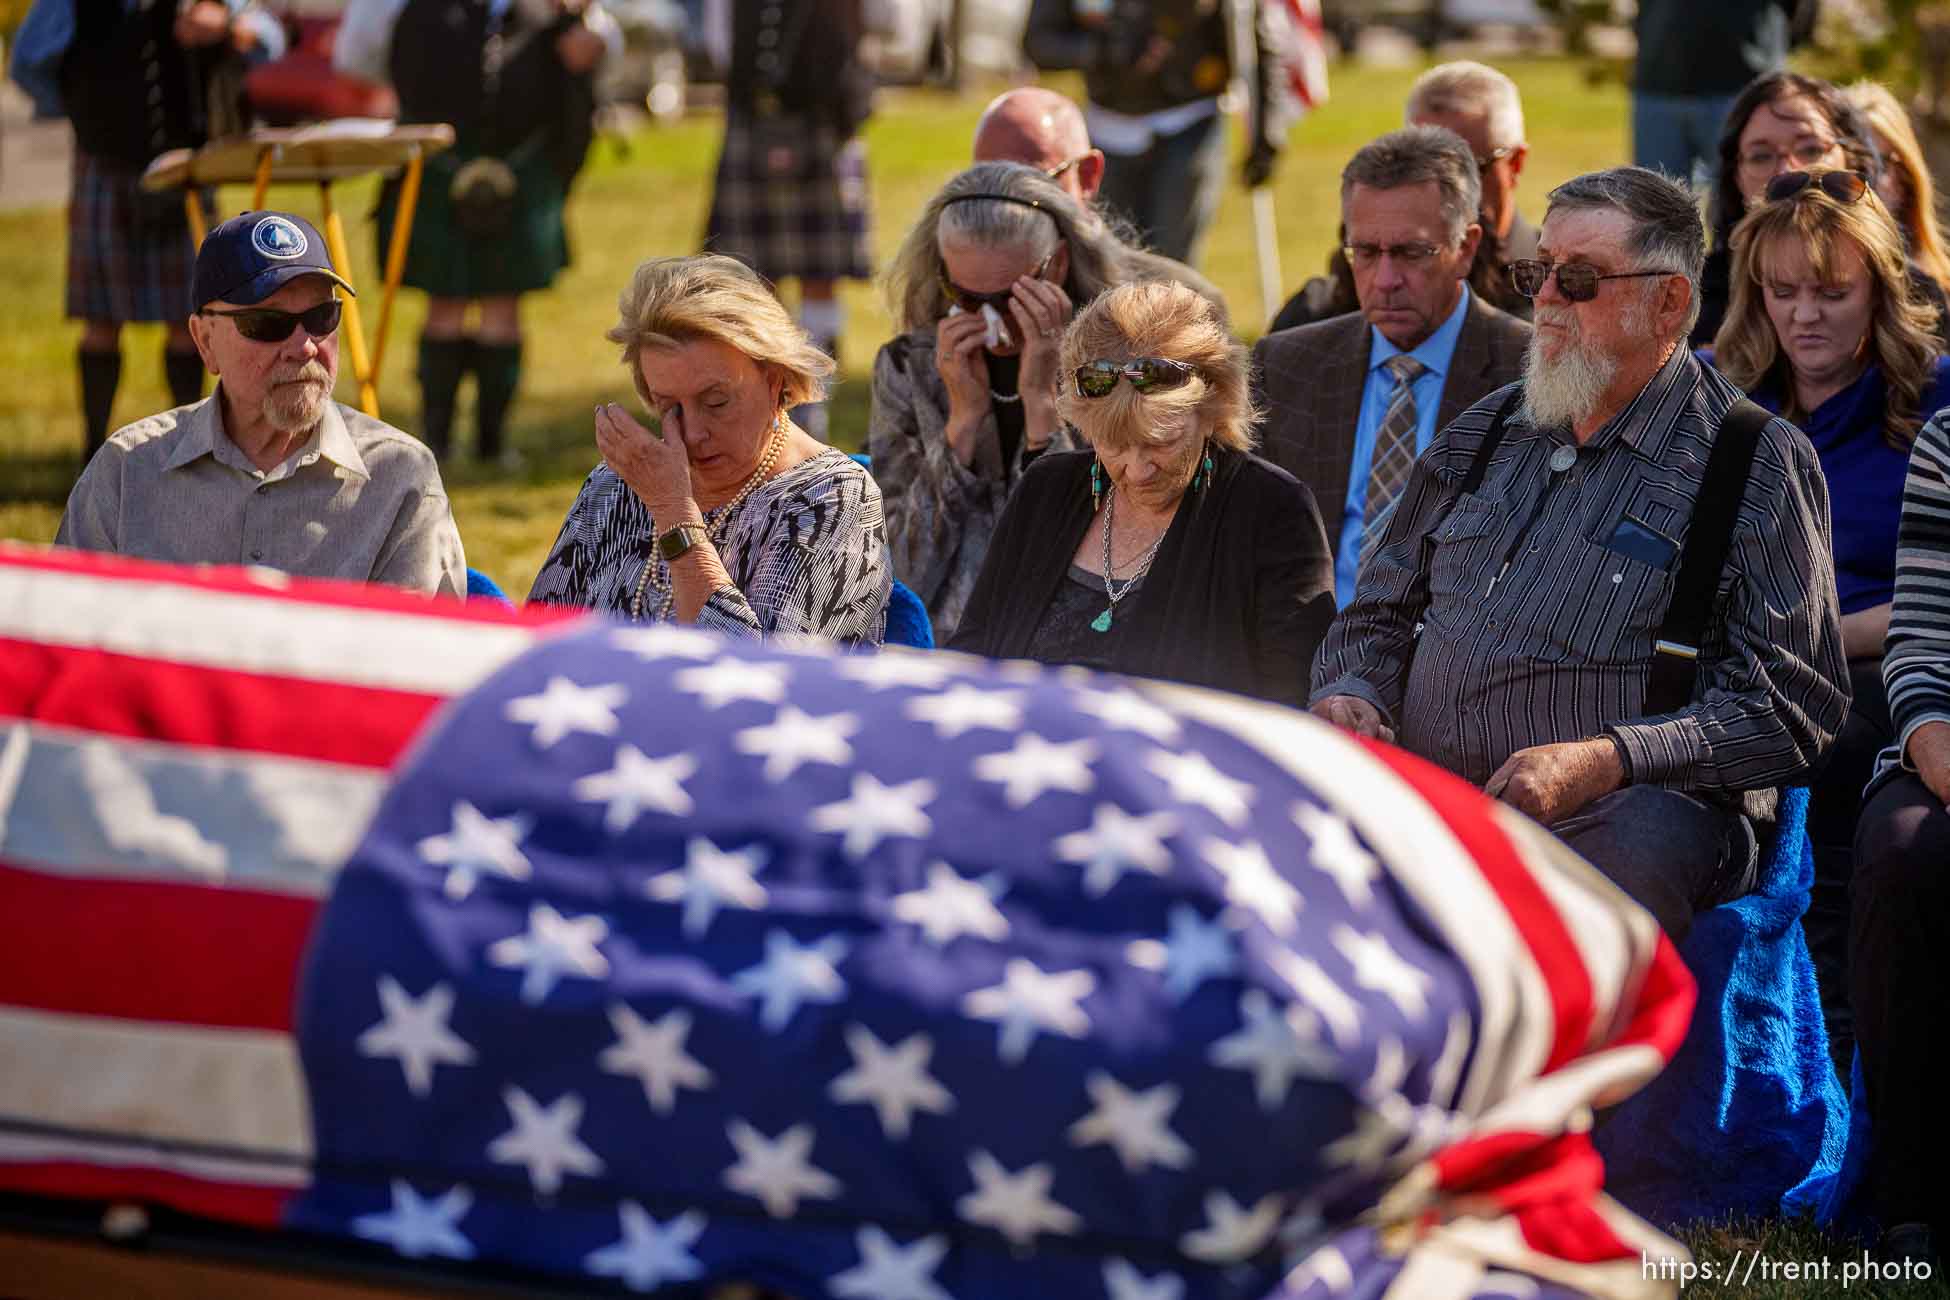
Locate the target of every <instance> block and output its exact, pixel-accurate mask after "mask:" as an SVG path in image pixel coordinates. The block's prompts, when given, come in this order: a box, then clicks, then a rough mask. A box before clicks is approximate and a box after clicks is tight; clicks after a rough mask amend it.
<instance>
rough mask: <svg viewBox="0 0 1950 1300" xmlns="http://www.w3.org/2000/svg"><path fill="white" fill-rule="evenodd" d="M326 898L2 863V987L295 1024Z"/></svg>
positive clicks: (224, 1024) (133, 1011) (145, 1011)
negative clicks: (310, 943)
mask: <svg viewBox="0 0 1950 1300" xmlns="http://www.w3.org/2000/svg"><path fill="white" fill-rule="evenodd" d="M317 911H318V904H317V902H316V901H315V900H312V899H307V898H290V897H286V896H284V895H280V894H267V893H260V892H258V891H256V890H250V889H239V888H235V887H221V888H213V887H210V886H205V885H182V884H164V883H160V882H154V881H142V880H107V879H103V880H92V879H87V878H76V877H70V876H58V875H48V874H44V873H42V872H38V871H25V870H22V869H20V868H18V867H13V866H8V865H6V864H0V989H5V990H6V1001H7V1002H9V1003H11V1004H13V1005H15V1006H23V1007H34V1008H37V1009H39V1010H42V1011H57V1012H67V1013H70V1014H75V1015H92V1016H119V1017H122V1018H124V1019H128V1020H154V1021H160V1022H163V1023H168V1024H187V1025H207V1026H215V1027H219V1028H228V1029H271V1030H279V1031H283V1032H286V1033H288V1032H290V1030H291V1011H292V1000H293V997H294V994H295V990H296V988H297V983H298V965H299V962H300V960H301V959H302V958H303V955H304V948H305V939H306V937H307V936H308V935H309V934H310V933H311V926H312V918H313V917H314V916H315V915H316V913H317Z"/></svg>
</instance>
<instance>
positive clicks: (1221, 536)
mask: <svg viewBox="0 0 1950 1300" xmlns="http://www.w3.org/2000/svg"><path fill="white" fill-rule="evenodd" d="M1094 459H1095V456H1094V454H1093V453H1091V452H1088V451H1073V452H1060V453H1055V454H1051V455H1047V456H1044V457H1043V458H1042V459H1041V460H1039V461H1037V462H1036V464H1035V465H1034V466H1032V467H1031V468H1030V469H1029V471H1028V472H1027V473H1026V474H1025V475H1024V476H1023V479H1022V483H1021V485H1020V486H1019V487H1017V489H1016V491H1015V493H1014V495H1013V496H1011V497H1010V498H1009V505H1008V508H1007V509H1006V510H1004V511H1003V514H1002V521H1001V523H1000V525H998V527H997V528H996V532H995V539H994V540H993V541H992V542H991V543H990V545H989V551H988V558H987V560H986V561H985V562H984V563H983V565H982V572H981V576H980V577H979V578H977V579H976V582H975V592H974V594H973V596H971V597H970V599H969V602H968V608H967V609H966V610H964V611H963V613H962V618H961V625H960V627H959V628H958V629H957V630H956V632H955V635H954V637H953V639H952V640H950V642H949V645H950V647H951V648H953V649H956V650H966V651H970V652H972V653H975V654H981V655H989V656H991V657H995V658H1009V659H1020V658H1023V657H1025V656H1026V655H1027V652H1028V650H1029V646H1030V643H1031V642H1032V641H1033V640H1034V638H1035V635H1036V629H1037V624H1038V623H1039V622H1040V621H1041V620H1042V617H1043V613H1044V611H1045V610H1046V609H1048V608H1049V604H1050V600H1051V598H1052V597H1054V596H1055V594H1056V590H1057V587H1058V585H1059V584H1060V583H1062V582H1064V581H1065V579H1066V575H1067V574H1068V572H1069V568H1070V559H1071V557H1072V556H1074V555H1075V554H1076V550H1077V547H1079V546H1081V545H1082V544H1083V538H1084V535H1085V534H1086V533H1088V532H1089V531H1090V522H1091V520H1092V519H1093V518H1094V517H1095V510H1094V509H1093V508H1092V506H1091V502H1090V465H1091V462H1092V461H1093V460H1094ZM1212 460H1213V473H1212V482H1211V483H1209V484H1208V485H1206V486H1205V487H1202V488H1200V489H1199V490H1198V491H1197V492H1194V493H1191V494H1189V495H1188V496H1187V497H1186V499H1185V501H1184V503H1183V504H1182V505H1180V506H1179V508H1178V514H1177V517H1176V518H1174V519H1173V520H1172V521H1171V527H1170V529H1169V530H1167V532H1166V534H1165V539H1164V543H1163V545H1161V546H1160V547H1159V548H1158V555H1157V558H1156V559H1155V560H1154V561H1153V562H1152V565H1151V571H1150V573H1149V574H1147V575H1146V577H1145V579H1144V585H1143V587H1142V588H1140V589H1139V591H1138V593H1137V595H1136V596H1135V597H1134V598H1133V600H1132V605H1133V606H1134V608H1131V609H1130V614H1129V617H1130V619H1131V634H1130V635H1129V636H1126V637H1123V638H1121V639H1120V641H1119V644H1118V652H1117V656H1116V659H1115V660H1114V662H1113V665H1112V666H1113V667H1114V668H1115V669H1116V671H1118V672H1121V673H1130V674H1132V675H1134V676H1138V677H1157V678H1162V679H1164V680H1166V681H1175V682H1188V683H1190V684H1192V685H1195V686H1211V687H1216V688H1218V689H1220V690H1226V691H1233V692H1236V693H1238V694H1242V695H1255V696H1258V697H1259V698H1261V699H1266V700H1274V701H1277V702H1279V703H1282V704H1291V705H1295V706H1298V705H1300V704H1302V703H1303V702H1304V701H1305V699H1306V695H1307V672H1308V668H1309V665H1310V664H1311V663H1312V662H1313V653H1314V649H1315V647H1317V646H1318V645H1319V644H1320V640H1321V638H1322V637H1323V636H1324V635H1325V634H1326V632H1327V625H1328V624H1329V623H1330V622H1332V621H1333V617H1334V571H1333V564H1332V562H1331V561H1330V560H1329V558H1328V554H1327V537H1326V534H1324V533H1323V532H1322V531H1321V527H1320V511H1319V510H1318V509H1316V508H1315V506H1314V500H1313V496H1312V494H1310V493H1309V492H1308V491H1307V489H1306V488H1305V487H1304V486H1302V485H1301V484H1300V483H1298V482H1296V481H1295V480H1294V478H1293V476H1292V475H1290V474H1287V473H1286V472H1284V471H1282V470H1280V469H1277V468H1275V467H1274V466H1272V465H1269V464H1267V463H1266V462H1265V461H1263V460H1261V459H1260V458H1259V457H1257V456H1252V455H1246V454H1243V453H1239V452H1230V451H1224V450H1215V451H1214V452H1213V453H1212ZM1125 617H1126V614H1125V609H1124V608H1123V607H1120V608H1119V610H1118V614H1117V618H1118V621H1119V622H1120V623H1122V622H1123V621H1124V619H1125Z"/></svg>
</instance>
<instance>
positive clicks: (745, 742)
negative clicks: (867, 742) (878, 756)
mask: <svg viewBox="0 0 1950 1300" xmlns="http://www.w3.org/2000/svg"><path fill="white" fill-rule="evenodd" d="M859 730H860V719H859V718H858V717H856V716H855V715H853V714H851V713H831V714H828V715H826V716H825V717H822V718H815V717H811V716H809V715H807V714H805V713H802V712H800V711H799V710H798V709H796V708H794V707H792V706H791V705H790V704H788V705H786V706H785V707H784V708H782V709H780V710H779V715H778V717H776V718H774V719H773V720H772V721H771V722H770V723H768V724H766V725H765V726H763V727H747V728H746V729H745V730H743V731H741V732H739V733H738V734H737V736H735V737H734V738H733V740H732V744H733V745H734V746H736V748H737V750H738V752H739V753H741V754H758V755H762V756H763V757H764V759H765V769H764V771H765V779H766V780H767V781H783V780H785V779H786V778H787V777H789V776H791V775H792V774H793V773H794V772H797V771H798V770H799V769H800V767H801V766H803V765H804V764H806V763H830V764H833V765H835V766H838V765H840V764H843V763H850V762H852V761H853V746H852V745H849V744H848V743H847V738H848V737H849V736H852V735H853V734H854V733H856V732H858V731H859Z"/></svg>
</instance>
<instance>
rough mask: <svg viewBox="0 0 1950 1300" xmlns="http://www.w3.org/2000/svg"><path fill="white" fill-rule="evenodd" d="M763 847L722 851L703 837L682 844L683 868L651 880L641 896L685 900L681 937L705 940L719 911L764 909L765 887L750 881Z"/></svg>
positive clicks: (764, 856) (763, 856)
mask: <svg viewBox="0 0 1950 1300" xmlns="http://www.w3.org/2000/svg"><path fill="white" fill-rule="evenodd" d="M767 856H768V855H767V854H766V852H765V849H764V847H763V846H762V845H758V844H747V845H746V846H745V847H744V848H742V849H721V848H719V847H718V846H717V845H715V844H713V843H712V842H711V841H710V840H707V839H705V838H704V837H703V836H702V835H693V836H691V837H690V838H689V839H688V840H686V841H684V865H683V866H681V867H679V868H677V869H676V870H674V871H665V872H662V873H660V874H658V875H655V876H652V877H651V878H650V879H649V880H648V881H647V882H645V884H644V887H643V892H644V893H646V894H648V895H649V896H650V897H652V898H654V899H657V900H659V901H661V902H665V903H669V902H674V901H676V900H677V899H680V898H681V899H682V900H684V933H685V934H686V935H687V936H689V937H690V938H693V939H701V938H703V937H704V933H705V931H707V930H709V929H710V928H711V921H712V919H713V918H714V917H716V916H717V914H718V909H719V908H720V907H743V908H747V909H755V908H760V907H763V906H765V886H763V885H761V884H759V883H758V882H757V881H756V880H753V879H752V877H753V876H754V875H756V874H757V873H758V872H759V870H760V869H762V868H763V867H764V866H765V863H766V860H767Z"/></svg>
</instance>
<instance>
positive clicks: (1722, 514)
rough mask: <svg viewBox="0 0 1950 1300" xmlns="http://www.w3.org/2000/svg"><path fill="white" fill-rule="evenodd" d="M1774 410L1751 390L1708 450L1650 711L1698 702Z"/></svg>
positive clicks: (1662, 635)
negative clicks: (1723, 578) (1704, 652)
mask: <svg viewBox="0 0 1950 1300" xmlns="http://www.w3.org/2000/svg"><path fill="white" fill-rule="evenodd" d="M1773 418H1774V417H1773V416H1771V415H1769V414H1768V413H1767V412H1766V411H1764V410H1762V409H1761V408H1760V407H1758V406H1756V405H1755V404H1754V403H1752V402H1750V401H1748V400H1747V399H1746V398H1744V397H1743V398H1740V399H1739V400H1738V401H1736V402H1735V403H1734V404H1733V405H1732V406H1731V407H1729V408H1727V413H1726V414H1725V415H1724V416H1722V417H1721V419H1720V431H1719V434H1718V435H1717V436H1716V437H1715V438H1714V439H1713V450H1712V451H1710V452H1708V453H1707V457H1706V474H1705V476H1704V477H1703V478H1702V479H1701V480H1700V490H1699V496H1698V498H1697V499H1696V500H1695V501H1694V502H1693V518H1692V522H1691V523H1690V524H1689V525H1688V526H1687V528H1686V541H1685V543H1684V544H1683V545H1682V546H1681V548H1680V551H1679V572H1678V575H1677V576H1676V577H1675V578H1674V579H1673V584H1672V600H1671V601H1670V602H1669V603H1668V604H1667V605H1666V617H1665V619H1664V621H1663V622H1661V624H1660V625H1659V639H1658V640H1657V641H1656V642H1654V643H1653V651H1654V653H1653V656H1652V675H1651V678H1650V679H1649V680H1648V681H1647V683H1646V688H1645V711H1646V712H1647V713H1648V714H1655V715H1656V714H1660V713H1676V712H1678V711H1679V710H1680V709H1683V708H1685V707H1686V706H1687V705H1688V704H1691V703H1692V702H1693V686H1694V684H1695V682H1696V680H1697V678H1698V676H1699V656H1700V645H1701V643H1702V642H1704V640H1705V639H1706V627H1707V624H1708V623H1709V622H1710V621H1711V620H1712V617H1713V597H1714V596H1715V595H1717V594H1718V592H1719V590H1720V575H1721V574H1722V573H1724V572H1725V571H1726V567H1727V550H1728V548H1729V547H1731V546H1732V544H1733V526H1734V521H1735V520H1736V519H1737V518H1738V517H1739V515H1740V499H1741V497H1742V496H1744V495H1745V494H1746V491H1747V475H1748V473H1749V472H1750V471H1751V470H1752V468H1753V464H1754V452H1755V450H1756V449H1757V448H1758V447H1759V446H1760V435H1761V433H1762V431H1763V430H1765V429H1766V428H1767V422H1768V421H1769V420H1772V419H1773Z"/></svg>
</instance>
